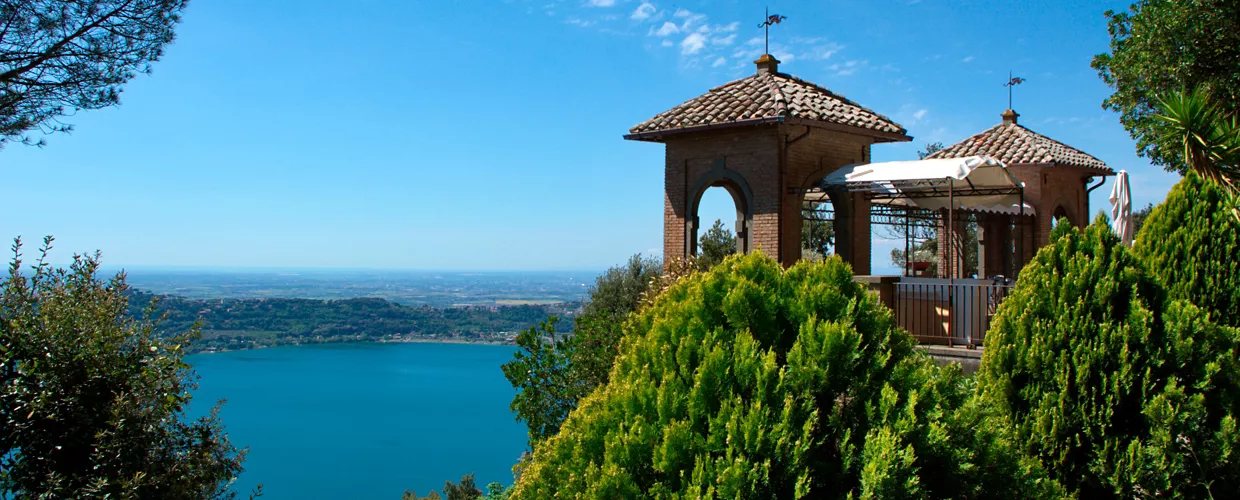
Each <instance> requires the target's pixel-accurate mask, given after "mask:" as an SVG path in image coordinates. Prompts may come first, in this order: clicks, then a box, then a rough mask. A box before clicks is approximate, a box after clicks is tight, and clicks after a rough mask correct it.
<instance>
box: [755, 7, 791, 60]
mask: <svg viewBox="0 0 1240 500" xmlns="http://www.w3.org/2000/svg"><path fill="white" fill-rule="evenodd" d="M785 19H788V17H787V16H781V15H779V14H775V15H772V14H771V9H770V8H769V7H768V8H767V9H766V20H765V21H762V24H759V25H758V27H759V28H762V29H763V30H765V32H766V34H765V36H764V38H765V40H766V45H765V46H764V48H765V49H766V50H765V52H763V53H764V54H770V53H771V25H772V24H779V23H780V22H782V21H783V20H785Z"/></svg>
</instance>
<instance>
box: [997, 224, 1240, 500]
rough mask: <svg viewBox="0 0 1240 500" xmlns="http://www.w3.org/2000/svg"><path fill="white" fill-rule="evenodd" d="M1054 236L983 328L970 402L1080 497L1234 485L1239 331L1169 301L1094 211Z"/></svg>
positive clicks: (1202, 491) (1175, 493) (1192, 492)
mask: <svg viewBox="0 0 1240 500" xmlns="http://www.w3.org/2000/svg"><path fill="white" fill-rule="evenodd" d="M1158 210H1159V209H1155V214H1156V215H1157V214H1158ZM1154 218H1155V215H1152V216H1151V222H1147V229H1146V231H1149V230H1150V229H1149V226H1148V225H1149V224H1154V225H1155V227H1157V225H1158V224H1159V222H1157V221H1156V220H1154ZM1143 234H1145V235H1147V236H1148V235H1151V234H1153V233H1150V232H1144V233H1143ZM1051 240H1052V241H1051V244H1050V245H1048V246H1046V247H1044V248H1042V249H1041V250H1040V251H1039V252H1038V254H1037V256H1036V257H1035V259H1034V261H1033V262H1032V263H1031V264H1030V265H1029V266H1027V267H1026V268H1025V270H1024V271H1022V272H1021V279H1020V280H1019V281H1018V282H1017V285H1016V289H1015V290H1014V291H1013V292H1012V293H1011V295H1009V296H1008V297H1007V299H1006V300H1004V302H1003V304H1002V306H1000V309H999V311H998V314H997V316H996V317H995V320H994V323H993V325H992V326H991V329H990V331H989V332H988V333H987V336H986V352H985V355H984V357H983V360H982V366H981V368H980V370H979V371H978V374H977V384H978V387H979V396H978V397H979V398H980V402H979V404H980V405H981V406H984V407H987V408H989V409H990V411H992V412H993V415H992V416H993V417H994V418H997V419H999V421H1003V422H1007V423H1008V424H1010V425H1011V426H1012V427H1011V428H1012V432H1013V433H1014V434H1015V436H1016V440H1017V444H1018V445H1019V446H1020V447H1021V449H1022V450H1023V451H1024V452H1026V453H1028V454H1029V455H1030V456H1033V457H1036V458H1037V459H1038V460H1040V461H1041V462H1042V464H1043V465H1044V467H1045V469H1046V470H1047V471H1048V472H1049V473H1050V474H1051V476H1052V477H1053V478H1055V479H1057V480H1058V481H1059V482H1060V483H1061V484H1062V485H1063V486H1064V487H1065V488H1066V489H1068V490H1069V492H1070V493H1072V494H1074V495H1076V496H1078V497H1079V498H1146V497H1177V498H1210V497H1211V495H1214V496H1218V495H1219V493H1220V492H1233V493H1234V492H1236V491H1240V483H1238V482H1237V480H1238V479H1240V460H1237V458H1240V457H1237V456H1236V447H1237V443H1238V441H1237V438H1238V437H1240V435H1238V434H1237V429H1236V416H1237V415H1240V364H1238V362H1237V357H1238V356H1240V349H1238V347H1237V345H1238V344H1237V332H1236V330H1235V329H1231V328H1228V327H1222V326H1217V325H1214V324H1212V323H1211V322H1210V321H1209V320H1208V319H1207V317H1206V314H1205V313H1204V312H1203V311H1202V310H1201V309H1198V308H1197V307H1195V306H1193V305H1192V304H1189V303H1187V302H1182V301H1171V302H1168V301H1166V300H1165V299H1164V292H1163V289H1162V288H1161V286H1160V285H1159V283H1158V282H1157V280H1155V279H1154V278H1153V276H1151V275H1150V274H1149V273H1148V271H1146V269H1145V267H1144V266H1143V265H1142V263H1141V262H1140V261H1139V260H1138V258H1137V256H1136V255H1135V253H1134V252H1133V251H1131V250H1129V249H1128V248H1127V247H1125V246H1123V245H1121V244H1120V243H1119V239H1118V238H1117V237H1116V236H1115V235H1114V234H1113V233H1112V232H1111V230H1110V228H1109V227H1107V225H1106V222H1105V220H1104V219H1103V218H1102V217H1100V218H1099V219H1098V220H1096V221H1095V222H1094V223H1093V224H1092V225H1090V226H1089V227H1087V228H1086V229H1085V230H1083V231H1081V230H1077V229H1075V228H1073V227H1071V225H1068V224H1063V225H1060V226H1058V227H1056V228H1055V230H1054V232H1053V233H1052V238H1051Z"/></svg>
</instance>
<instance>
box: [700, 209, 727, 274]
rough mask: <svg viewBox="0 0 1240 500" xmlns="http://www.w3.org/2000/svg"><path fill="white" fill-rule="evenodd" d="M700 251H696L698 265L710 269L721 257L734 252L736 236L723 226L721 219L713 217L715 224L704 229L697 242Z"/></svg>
mask: <svg viewBox="0 0 1240 500" xmlns="http://www.w3.org/2000/svg"><path fill="white" fill-rule="evenodd" d="M699 246H700V247H701V251H700V252H699V253H698V260H697V262H698V266H700V267H701V268H702V269H710V268H711V267H714V266H715V265H717V264H719V263H720V262H723V258H724V257H727V256H729V255H732V254H734V253H736V236H734V235H733V234H732V231H731V230H730V229H728V228H726V227H723V221H722V220H719V219H715V224H714V225H713V226H711V227H710V229H707V230H706V234H704V235H702V241H701V242H699Z"/></svg>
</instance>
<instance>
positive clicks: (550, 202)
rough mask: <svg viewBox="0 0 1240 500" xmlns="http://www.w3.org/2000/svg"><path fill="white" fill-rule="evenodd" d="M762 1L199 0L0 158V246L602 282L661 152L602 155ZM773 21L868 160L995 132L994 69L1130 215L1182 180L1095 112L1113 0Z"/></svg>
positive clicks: (997, 84)
mask: <svg viewBox="0 0 1240 500" xmlns="http://www.w3.org/2000/svg"><path fill="white" fill-rule="evenodd" d="M766 5H768V4H764V3H757V2H696V1H681V2H676V3H673V2H642V1H640V0H635V1H626V0H563V1H546V0H543V1H530V2H525V1H516V0H513V1H507V2H482V1H454V2H431V1H397V0H386V1H378V0H359V1H356V2H337V1H326V0H295V1H294V0H286V1H265V2H249V1H241V0H212V1H204V0H198V1H196V2H192V3H191V4H190V7H189V8H188V9H187V10H186V12H185V15H184V22H183V24H182V25H181V26H180V27H179V28H178V38H177V41H176V42H175V43H174V44H173V45H172V46H170V47H168V49H167V51H166V53H165V55H164V58H163V59H162V60H160V61H159V62H157V63H155V65H154V72H153V74H152V75H150V76H140V77H138V78H137V79H135V80H134V81H132V82H131V83H130V84H129V85H128V86H127V88H126V90H125V92H124V94H123V96H122V105H121V106H119V107H114V108H110V109H106V110H99V111H88V112H81V113H78V114H77V115H76V116H74V117H71V118H70V119H69V120H68V121H69V122H71V123H73V124H75V126H76V130H75V131H74V132H73V133H72V134H70V135H64V134H60V135H54V136H51V137H48V138H47V140H48V145H47V147H45V148H42V149H38V148H31V147H25V146H20V145H9V146H7V147H6V148H5V149H3V150H0V172H2V173H3V175H4V178H5V180H6V182H5V184H6V187H7V189H6V190H5V191H6V198H7V200H6V201H7V203H6V204H5V205H6V207H7V208H6V209H4V210H2V211H0V235H4V236H6V237H12V236H16V235H22V236H23V237H24V238H26V240H27V242H28V243H29V244H30V248H29V249H30V250H33V248H34V246H35V245H34V243H36V240H37V239H38V238H39V237H41V236H42V235H45V234H52V235H55V236H56V238H57V240H58V241H57V247H58V251H57V253H56V255H55V258H56V260H57V261H58V262H63V261H65V260H66V259H67V258H68V256H69V255H70V254H71V253H72V252H86V251H93V250H95V249H99V250H102V252H103V255H104V260H105V263H106V264H111V265H118V266H129V267H137V266H193V267H208V266H226V267H243V266H254V267H303V268H304V267H332V268H415V269H531V270H532V269H546V270H552V269H556V270H559V269H601V268H605V267H607V266H610V265H613V264H616V263H620V262H622V261H623V260H624V259H625V258H626V257H627V256H629V255H631V254H633V253H636V252H652V251H653V252H658V251H659V247H660V246H661V241H662V207H663V203H662V200H663V194H662V189H663V186H662V183H663V173H662V169H663V164H662V159H663V148H662V146H660V145H657V144H649V143H640V142H631V141H624V140H622V139H621V136H622V135H623V134H624V133H625V132H626V131H627V129H628V128H629V127H630V126H632V125H634V124H636V123H638V122H640V121H642V120H644V119H646V118H648V117H650V116H652V115H654V114H656V113H658V112H661V111H663V110H665V109H667V108H670V107H672V106H674V105H676V104H678V103H680V102H682V101H684V100H686V99H689V98H692V97H694V96H697V95H699V94H701V93H703V92H704V91H706V90H707V89H709V88H711V87H713V86H716V85H719V84H722V83H725V82H727V81H730V80H733V79H736V78H740V77H743V76H746V75H748V74H750V73H751V72H752V71H753V64H752V62H751V61H752V60H753V59H754V58H756V56H757V55H759V54H760V53H761V51H762V50H761V35H762V32H761V30H760V29H758V28H757V27H756V26H757V24H758V23H759V22H761V20H762V12H763V8H764V7H765V6H766ZM769 6H770V8H771V11H772V12H773V13H779V14H783V15H786V16H787V17H788V19H787V21H785V22H784V23H783V24H781V25H779V26H777V27H775V28H774V29H773V31H772V35H771V48H772V52H773V53H774V54H775V55H776V56H777V57H778V58H779V59H781V60H782V61H783V64H782V65H781V66H780V68H781V71H785V72H789V73H792V74H794V75H797V76H800V77H802V78H805V79H808V80H811V81H814V82H816V83H818V84H821V85H823V86H826V87H828V88H831V89H832V90H834V91H836V92H839V93H842V94H844V95H845V96H848V97H849V98H851V99H853V100H856V101H858V102H860V103H862V104H863V105H865V106H868V107H870V108H872V109H874V110H876V111H878V112H880V113H883V114H886V115H888V116H890V117H892V118H894V119H895V120H896V121H898V122H900V123H901V124H903V125H904V126H905V127H906V128H908V130H909V133H910V134H911V135H913V136H914V142H912V143H903V144H894V145H892V144H884V145H878V146H876V147H875V148H874V150H873V158H874V160H875V161H885V160H897V159H910V158H916V156H915V153H916V151H917V150H918V149H920V148H921V147H922V146H923V145H924V144H926V143H928V142H934V141H941V142H944V143H947V144H951V143H954V142H956V141H959V140H961V139H963V138H965V137H967V136H969V135H971V134H973V133H976V132H979V131H981V130H983V129H985V128H987V127H990V126H991V125H994V124H995V123H998V121H999V113H1000V112H1002V111H1003V109H1004V108H1006V104H1007V102H1006V99H1007V93H1006V90H1005V89H1004V88H1003V87H1002V84H1003V82H1004V81H1006V77H1007V73H1008V71H1009V70H1011V71H1013V72H1014V73H1015V74H1016V75H1017V76H1022V77H1025V78H1026V79H1028V82H1027V83H1026V84H1024V85H1022V86H1020V87H1018V88H1017V89H1016V97H1015V105H1014V107H1015V108H1016V110H1017V111H1018V112H1020V113H1021V114H1022V117H1021V123H1022V124H1025V125H1027V126H1029V127H1031V128H1033V129H1034V130H1037V131H1038V132H1041V133H1044V134H1047V135H1049V136H1051V137H1054V138H1056V139H1059V140H1061V141H1064V142H1067V143H1068V144H1071V145H1073V146H1076V147H1078V148H1081V149H1083V150H1085V151H1087V152H1089V153H1091V154H1093V155H1094V156H1097V157H1099V158H1101V159H1102V160H1103V161H1106V162H1107V163H1108V164H1110V165H1111V166H1113V167H1114V168H1116V169H1117V170H1118V169H1125V170H1128V171H1129V172H1131V174H1132V185H1133V191H1134V203H1135V204H1136V205H1139V206H1144V204H1145V203H1147V202H1157V201H1160V200H1161V199H1162V198H1163V197H1164V196H1165V194H1166V192H1167V190H1168V189H1169V188H1170V186H1171V184H1172V183H1174V182H1175V181H1176V179H1177V176H1175V175H1173V174H1168V173H1164V172H1162V171H1161V170H1159V169H1157V168H1154V167H1151V166H1150V165H1149V163H1148V162H1147V161H1145V160H1144V159H1141V158H1138V157H1137V156H1136V155H1135V153H1134V152H1133V141H1132V140H1131V139H1130V138H1129V136H1128V134H1127V133H1126V132H1125V131H1124V130H1123V129H1122V128H1121V127H1120V125H1119V121H1118V119H1117V116H1116V115H1115V114H1113V113H1110V112H1107V111H1104V110H1103V109H1101V107H1100V103H1101V101H1102V99H1103V98H1105V97H1106V96H1107V95H1109V93H1110V92H1109V89H1108V88H1107V87H1106V86H1105V85H1103V84H1102V83H1101V81H1100V80H1099V79H1098V77H1097V75H1096V73H1095V72H1094V70H1092V69H1091V68H1090V67H1089V61H1090V59H1091V57H1092V56H1093V55H1094V54H1097V53H1099V52H1103V51H1105V50H1106V49H1107V43H1108V37H1107V33H1106V23H1105V19H1104V17H1103V12H1104V11H1105V10H1107V9H1123V8H1126V6H1127V4H1126V3H1125V2H1084V1H1082V2H1019V1H984V2H983V1H954V2H946V1H937V0H922V1H912V2H909V1H900V2H888V1H879V0H870V1H863V0H837V1H832V2H788V1H785V2H779V1H771V2H769ZM1109 190H1110V182H1108V184H1107V185H1105V186H1103V187H1102V188H1100V189H1098V190H1097V191H1095V193H1094V196H1093V199H1092V203H1091V210H1092V211H1094V212H1096V211H1098V210H1100V209H1106V208H1108V207H1107V205H1106V200H1105V198H1106V195H1107V193H1108V192H1109ZM704 204H705V206H704V207H703V210H702V211H703V215H702V217H703V219H707V220H710V219H713V218H715V217H726V214H728V213H729V212H731V210H732V209H731V206H730V204H731V201H730V199H728V198H727V197H726V196H716V195H715V193H711V196H709V197H708V198H707V199H706V201H704ZM887 251H888V250H886V249H884V246H883V245H882V244H881V242H880V244H878V245H876V247H875V252H874V254H875V263H876V264H877V265H881V264H883V263H884V262H885V261H886V253H887Z"/></svg>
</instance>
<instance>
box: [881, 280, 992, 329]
mask: <svg viewBox="0 0 1240 500" xmlns="http://www.w3.org/2000/svg"><path fill="white" fill-rule="evenodd" d="M892 286H893V289H892V291H893V297H891V299H890V300H889V302H888V304H889V305H890V306H891V308H892V310H893V311H894V312H895V317H896V323H897V324H898V325H900V327H902V328H904V329H905V330H907V331H908V332H909V333H911V334H913V336H914V337H916V338H917V341H918V342H920V343H922V344H947V345H982V343H983V342H984V341H985V337H986V330H987V329H989V328H990V320H991V318H992V317H993V316H994V314H995V311H996V310H998V308H999V303H1000V302H1002V301H1003V299H1004V297H1006V296H1007V294H1008V292H1009V291H1010V290H1011V289H1012V285H1011V284H1010V283H1007V282H1005V281H1003V280H993V281H992V280H972V279H957V280H954V282H948V280H945V279H926V278H901V279H900V281H898V282H896V283H893V284H892Z"/></svg>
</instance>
